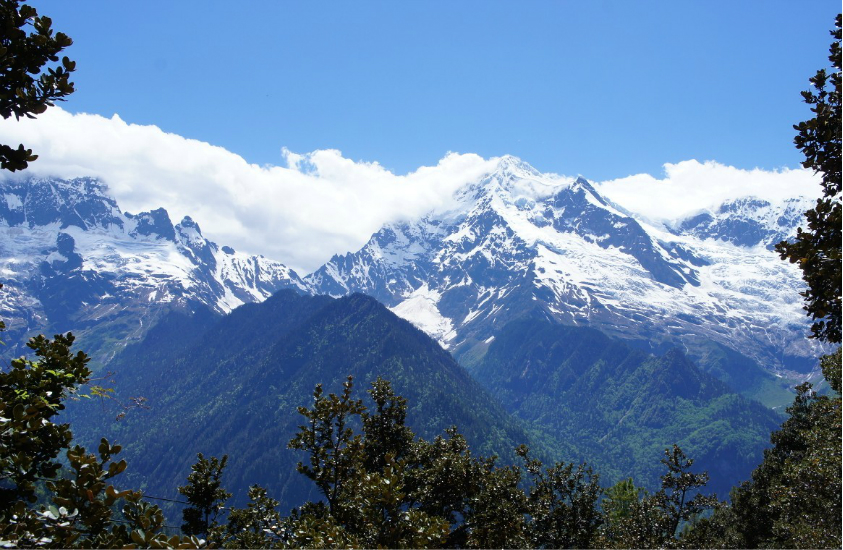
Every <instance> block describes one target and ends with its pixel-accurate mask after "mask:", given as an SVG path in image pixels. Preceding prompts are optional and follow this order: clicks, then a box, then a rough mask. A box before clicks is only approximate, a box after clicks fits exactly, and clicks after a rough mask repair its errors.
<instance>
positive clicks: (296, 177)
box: [0, 108, 495, 274]
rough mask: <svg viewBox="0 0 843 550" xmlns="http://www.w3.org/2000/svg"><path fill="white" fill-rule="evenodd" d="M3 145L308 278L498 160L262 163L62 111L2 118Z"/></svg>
mask: <svg viewBox="0 0 843 550" xmlns="http://www.w3.org/2000/svg"><path fill="white" fill-rule="evenodd" d="M0 142H2V143H12V142H14V143H15V144H17V143H20V142H22V143H25V144H26V146H27V147H29V148H32V149H33V151H34V152H36V153H37V154H38V155H39V158H38V160H37V161H35V162H33V163H31V164H30V168H29V169H28V170H27V171H25V172H23V176H27V175H37V176H58V177H62V178H71V177H80V176H94V177H97V178H100V179H101V180H102V181H104V182H105V183H106V184H107V185H108V186H109V189H110V191H111V193H112V194H113V195H114V197H115V198H116V199H117V202H118V204H120V206H121V208H123V209H124V210H126V211H130V212H133V213H137V212H139V211H142V210H150V209H153V208H158V207H161V206H163V207H164V208H166V209H167V211H168V212H169V213H170V216H171V217H172V218H173V221H174V222H177V221H179V220H180V219H181V218H182V217H183V216H185V215H189V216H191V217H192V218H193V219H194V220H196V221H197V222H198V223H199V225H200V227H201V228H202V232H203V233H204V234H205V235H206V236H207V237H208V238H210V239H212V240H214V241H216V242H218V243H219V244H227V245H230V246H233V247H234V248H236V249H239V250H242V251H244V252H249V253H253V254H263V255H264V256H267V257H269V258H272V259H276V260H279V261H282V262H284V263H285V264H287V265H289V266H291V267H293V268H294V269H296V271H298V272H299V273H301V274H305V273H308V272H309V271H312V270H313V269H316V268H317V267H319V265H321V264H322V263H324V262H325V261H327V260H328V259H329V258H330V257H331V255H333V254H335V253H343V252H347V251H349V250H357V249H358V248H360V247H361V246H363V244H365V242H366V241H367V240H368V239H369V237H371V235H372V233H374V232H375V231H377V230H378V229H379V228H380V226H381V225H382V224H383V223H385V222H388V221H396V220H400V219H408V218H411V217H416V216H420V215H422V214H424V213H425V212H427V211H429V210H431V209H434V208H441V207H446V206H447V204H448V202H449V201H450V197H451V196H452V195H453V192H454V191H455V190H456V189H457V188H459V187H460V186H462V185H463V184H465V183H467V182H470V181H476V180H477V179H479V178H481V177H482V176H483V175H484V174H486V173H488V172H489V171H490V170H493V169H494V165H495V163H494V161H493V160H484V159H482V158H481V157H479V156H477V155H472V154H464V155H461V154H453V153H452V154H448V155H446V156H445V157H444V158H443V159H442V160H440V161H439V163H438V164H437V165H436V166H426V167H422V168H419V169H418V170H416V171H415V172H412V173H410V174H407V175H395V174H393V173H392V172H390V171H388V170H386V169H384V168H383V167H382V166H380V165H379V164H378V163H376V162H371V163H370V162H355V161H352V160H349V159H347V158H344V157H343V156H342V154H341V153H340V152H339V151H335V150H322V151H315V152H312V153H308V154H304V155H300V154H295V153H291V152H289V151H286V150H285V151H283V154H284V155H285V157H286V160H287V164H288V165H287V166H286V167H281V166H257V165H254V164H249V163H247V162H246V161H245V160H244V159H243V158H242V157H240V156H238V155H235V154H233V153H231V152H229V151H227V150H225V149H223V148H221V147H215V146H213V145H210V144H208V143H204V142H201V141H196V140H192V139H186V138H183V137H181V136H178V135H175V134H168V133H166V132H163V131H162V130H161V129H159V128H158V127H156V126H140V125H135V124H127V123H126V122H124V121H123V120H121V119H120V118H119V117H118V116H116V115H115V116H114V117H112V118H110V119H109V118H105V117H101V116H98V115H88V114H76V115H73V114H70V113H68V112H66V111H63V110H61V109H59V108H53V109H50V110H49V111H47V112H46V113H44V114H43V115H41V116H40V117H39V118H38V119H35V120H21V121H14V120H7V121H2V122H0Z"/></svg>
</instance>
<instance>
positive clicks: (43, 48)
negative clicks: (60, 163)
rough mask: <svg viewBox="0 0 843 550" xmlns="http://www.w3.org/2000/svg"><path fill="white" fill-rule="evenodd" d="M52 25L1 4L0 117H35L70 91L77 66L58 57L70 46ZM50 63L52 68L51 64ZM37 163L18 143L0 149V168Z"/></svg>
mask: <svg viewBox="0 0 843 550" xmlns="http://www.w3.org/2000/svg"><path fill="white" fill-rule="evenodd" d="M52 24H53V22H52V20H51V19H50V18H49V17H46V16H43V15H38V12H37V11H36V10H35V8H33V7H32V6H29V5H27V4H23V5H21V3H20V0H0V115H2V116H3V118H4V119H7V118H9V117H11V116H14V117H15V118H16V119H18V120H19V119H20V118H21V117H27V118H35V115H39V114H41V113H43V112H44V111H46V110H47V107H51V106H53V105H54V102H55V101H63V100H64V98H65V97H66V96H68V95H70V94H72V93H73V92H74V87H73V82H71V81H70V73H72V72H73V71H74V70H75V69H76V62H75V61H71V60H70V59H69V58H68V57H66V56H65V57H62V58H61V61H59V56H58V54H59V53H60V52H61V51H62V50H64V49H65V48H67V47H68V46H70V45H71V44H73V40H71V39H70V37H69V36H67V35H66V34H64V33H62V32H55V33H54V32H53V29H52ZM53 64H55V65H53ZM36 158H38V155H35V154H33V153H32V150H31V149H26V148H25V147H24V145H23V144H19V145H18V147H17V148H13V147H12V146H9V145H6V144H0V169H3V170H9V171H12V172H14V171H16V170H23V169H25V168H26V167H27V166H28V165H29V163H30V162H32V161H33V160H35V159H36Z"/></svg>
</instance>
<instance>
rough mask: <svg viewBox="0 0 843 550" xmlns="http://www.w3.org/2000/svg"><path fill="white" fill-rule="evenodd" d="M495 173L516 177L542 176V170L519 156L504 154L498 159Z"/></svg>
mask: <svg viewBox="0 0 843 550" xmlns="http://www.w3.org/2000/svg"><path fill="white" fill-rule="evenodd" d="M493 174H499V175H501V176H508V177H514V178H525V177H541V175H542V174H541V172H539V171H538V170H536V169H535V168H533V167H532V166H530V165H529V164H528V163H526V162H524V161H523V160H521V159H520V158H518V157H515V156H513V155H504V156H502V157H500V159H499V160H498V164H497V166H496V167H495V171H494V173H493Z"/></svg>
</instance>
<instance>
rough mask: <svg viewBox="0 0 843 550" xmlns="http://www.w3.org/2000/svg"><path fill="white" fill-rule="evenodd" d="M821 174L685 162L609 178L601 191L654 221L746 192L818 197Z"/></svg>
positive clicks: (781, 197)
mask: <svg viewBox="0 0 843 550" xmlns="http://www.w3.org/2000/svg"><path fill="white" fill-rule="evenodd" d="M819 182H820V178H819V177H818V176H816V175H814V173H813V171H812V170H805V169H803V168H798V169H788V168H783V169H781V170H776V171H769V170H760V169H757V168H756V169H753V170H743V169H740V168H735V167H734V166H726V165H724V164H720V163H718V162H714V161H706V162H699V161H696V160H686V161H682V162H678V163H676V164H670V163H668V164H665V165H664V177H663V178H661V179H658V178H655V177H653V176H651V175H650V174H636V175H633V176H627V177H625V178H619V179H615V180H610V181H605V182H602V183H599V184H597V185H596V188H597V190H598V191H599V192H600V193H601V194H603V195H604V196H606V197H607V198H609V199H610V200H612V201H614V202H616V203H617V204H620V205H621V206H623V207H624V208H626V209H628V210H630V211H632V212H634V213H636V214H640V215H642V216H644V217H646V218H649V219H651V220H658V221H666V220H677V219H680V218H683V217H685V216H688V215H690V214H693V213H695V212H699V211H701V210H705V209H709V208H714V207H716V206H719V205H720V204H722V203H723V202H724V201H726V200H728V199H735V198H740V197H746V196H756V197H761V198H764V199H766V200H768V201H770V202H774V203H775V202H779V201H782V200H785V199H788V198H791V197H797V196H807V197H819V196H820V195H821V194H822V190H821V188H820V183H819Z"/></svg>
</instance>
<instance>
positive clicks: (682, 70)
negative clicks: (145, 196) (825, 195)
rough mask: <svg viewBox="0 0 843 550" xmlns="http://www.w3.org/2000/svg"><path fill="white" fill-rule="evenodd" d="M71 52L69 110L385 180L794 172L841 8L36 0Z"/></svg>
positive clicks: (264, 157) (833, 4) (250, 155)
mask: <svg viewBox="0 0 843 550" xmlns="http://www.w3.org/2000/svg"><path fill="white" fill-rule="evenodd" d="M34 5H35V6H36V7H37V8H39V9H40V11H41V12H42V13H44V14H47V15H49V16H51V17H52V18H53V23H54V27H55V28H56V29H57V30H61V31H63V32H66V33H67V34H68V35H70V36H71V37H72V38H73V39H74V42H75V44H74V45H73V47H72V48H71V49H70V50H69V55H70V56H71V57H72V58H73V59H75V60H77V62H78V70H77V73H76V75H75V79H74V80H75V82H76V85H77V89H78V91H77V92H76V93H75V94H74V95H73V96H72V97H71V98H70V99H69V101H68V102H67V103H65V104H63V105H62V108H64V109H65V110H67V111H69V112H71V113H77V112H86V113H95V114H100V115H103V116H106V117H110V116H112V115H113V114H118V115H119V116H120V117H121V118H122V119H123V120H125V121H126V122H129V123H134V124H150V125H156V126H158V127H159V128H161V129H162V130H164V131H165V132H172V133H176V134H178V135H181V136H184V137H187V138H193V139H198V140H201V141H205V142H208V143H210V144H212V145H217V146H220V147H223V148H225V149H227V150H229V151H231V152H234V153H236V154H238V155H240V156H242V157H243V158H244V159H246V160H247V161H248V162H251V163H256V164H261V165H263V164H283V159H282V156H281V153H280V151H281V148H282V147H286V148H287V149H289V150H291V151H295V152H298V153H306V152H310V151H314V150H317V149H339V150H341V151H342V152H343V155H344V156H345V157H347V158H350V159H353V160H364V161H377V162H379V163H380V164H381V165H383V166H384V167H386V168H388V169H390V170H392V171H393V172H395V173H396V174H404V173H407V172H409V171H412V170H415V169H416V168H418V167H419V166H423V165H431V164H435V163H436V162H437V161H438V160H439V159H440V158H442V157H443V156H444V155H445V154H446V153H447V152H448V151H455V152H461V153H476V154H478V155H480V156H483V157H486V158H488V157H492V156H499V155H503V154H513V155H516V156H519V157H521V158H523V159H524V160H526V161H528V162H530V163H531V164H533V165H534V166H535V167H536V168H538V169H539V170H541V171H549V172H556V173H564V174H582V175H584V176H586V177H588V178H592V179H597V180H606V179H612V178H619V177H623V176H626V175H630V174H637V173H642V172H646V173H650V174H654V175H655V174H659V173H661V170H662V165H663V164H664V163H675V162H679V161H682V160H688V159H698V160H700V161H703V160H716V161H718V162H720V163H724V164H728V165H732V166H736V167H738V168H747V169H749V168H755V167H760V168H765V169H775V168H779V167H783V166H787V167H796V166H797V165H798V163H799V161H800V160H801V157H800V155H799V153H798V151H796V150H795V149H794V148H793V146H792V139H793V130H792V125H793V124H794V123H796V122H799V121H800V120H803V119H804V118H806V115H807V108H806V107H805V106H804V105H803V104H801V103H800V96H799V92H800V90H803V89H806V88H807V85H808V83H807V79H808V77H810V76H811V75H812V74H813V73H814V72H815V71H816V69H818V68H819V67H822V66H825V65H826V57H827V48H828V44H829V41H830V36H829V35H828V32H827V31H828V30H829V29H830V28H831V27H832V25H833V17H834V14H835V13H837V12H838V11H839V10H840V4H839V2H837V1H826V0H811V1H808V2H804V1H803V2H797V1H792V0H791V1H764V2H761V1H757V2H748V1H745V2H740V1H729V2H722V1H706V2H702V1H698V2H683V1H673V0H671V1H652V0H650V1H648V0H642V1H599V0H594V1H582V2H572V1H565V2H562V1H559V2H474V1H454V2H450V1H449V2H282V1H263V2H230V1H226V2H219V1H201V2H199V1H187V0H179V1H176V2H173V1H166V2H165V1H156V0H150V1H145V2H113V1H87V0H79V1H74V2H67V1H65V0H61V1H59V0H45V1H36V2H34Z"/></svg>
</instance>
